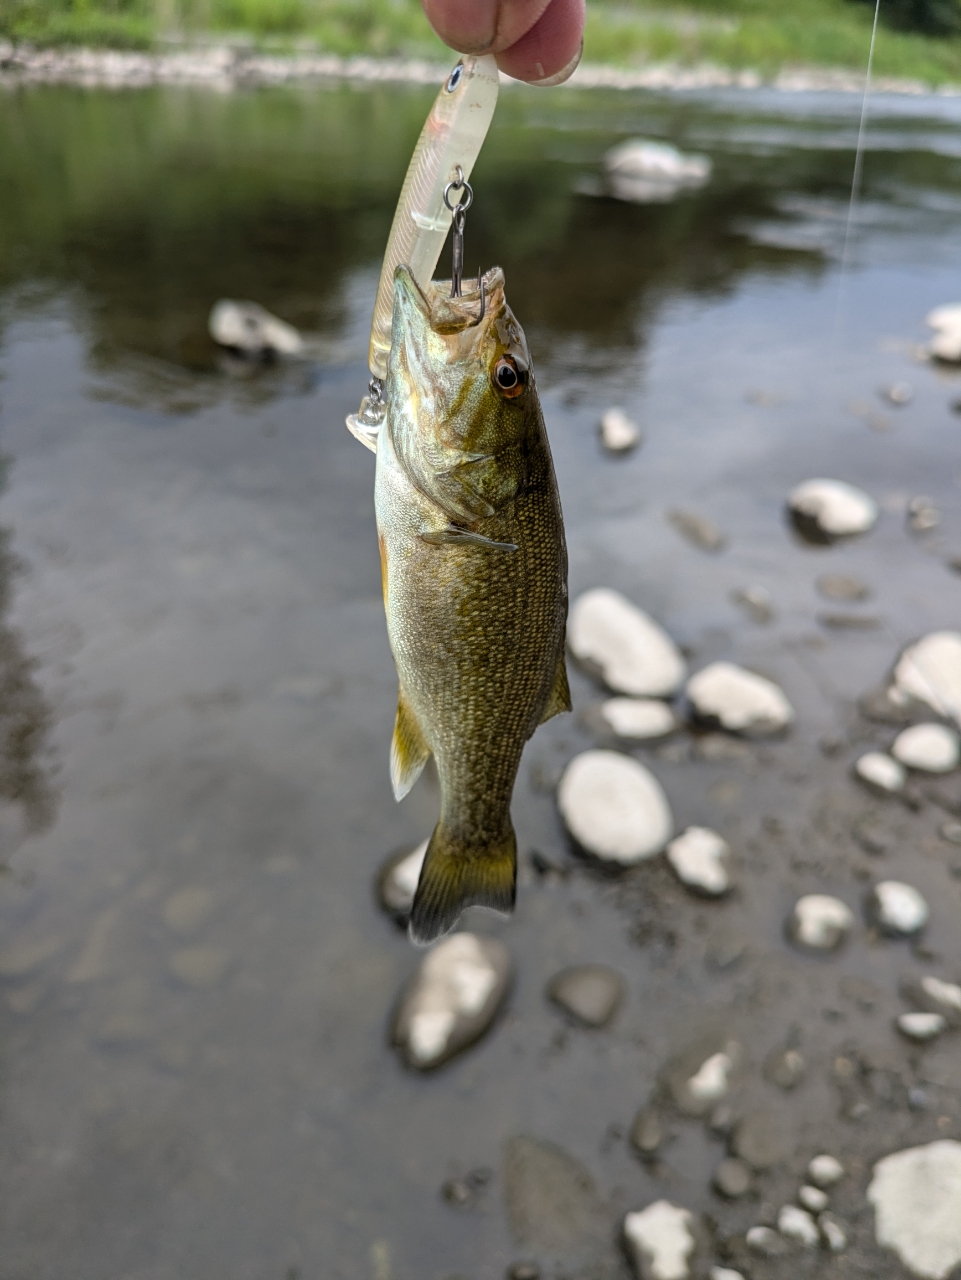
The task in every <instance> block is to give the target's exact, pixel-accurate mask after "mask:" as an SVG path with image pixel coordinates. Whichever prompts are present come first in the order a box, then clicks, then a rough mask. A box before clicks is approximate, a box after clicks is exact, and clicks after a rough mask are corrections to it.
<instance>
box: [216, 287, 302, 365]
mask: <svg viewBox="0 0 961 1280" xmlns="http://www.w3.org/2000/svg"><path fill="white" fill-rule="evenodd" d="M208 324H209V328H210V336H211V337H212V338H213V340H214V342H217V343H219V344H220V346H222V347H231V348H233V349H234V350H236V351H244V352H246V353H247V354H248V355H258V354H262V353H264V352H269V351H273V352H276V353H277V354H278V355H282V356H299V355H301V354H302V352H303V349H304V340H303V338H301V336H300V334H299V333H298V332H297V330H296V329H295V328H294V327H293V325H289V324H286V323H285V322H284V321H283V320H278V319H277V317H276V316H272V315H271V314H270V312H269V311H265V310H264V308H263V307H261V306H259V305H258V303H256V302H234V301H233V300H232V299H230V298H221V300H220V301H219V302H217V303H215V304H214V308H213V310H212V311H211V313H210V320H209V322H208Z"/></svg>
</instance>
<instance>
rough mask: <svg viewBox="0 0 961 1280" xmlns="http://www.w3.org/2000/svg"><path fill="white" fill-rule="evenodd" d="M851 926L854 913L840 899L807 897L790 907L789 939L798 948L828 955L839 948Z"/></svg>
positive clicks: (817, 894) (826, 896)
mask: <svg viewBox="0 0 961 1280" xmlns="http://www.w3.org/2000/svg"><path fill="white" fill-rule="evenodd" d="M853 925H854V913H853V912H852V911H851V908H850V907H848V906H847V905H846V904H845V903H843V902H842V901H841V899H840V898H832V897H830V896H829V895H828V894H826V893H809V894H807V895H806V896H805V897H803V898H798V900H797V902H796V903H795V904H794V911H793V913H792V916H791V936H792V937H793V938H794V940H795V941H796V942H800V943H801V945H802V946H805V947H812V948H814V949H815V950H818V951H830V950H832V949H833V948H834V947H837V946H840V944H841V943H842V942H843V941H844V939H845V937H846V936H847V935H848V933H849V932H850V930H851V928H852V927H853Z"/></svg>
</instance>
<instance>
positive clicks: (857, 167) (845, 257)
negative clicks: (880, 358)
mask: <svg viewBox="0 0 961 1280" xmlns="http://www.w3.org/2000/svg"><path fill="white" fill-rule="evenodd" d="M880 13H881V0H876V3H875V6H874V22H873V23H872V24H871V45H870V48H869V49H868V68H867V73H866V74H865V77H864V96H863V97H862V99H861V123H860V124H859V126H858V144H857V149H856V151H855V153H854V177H853V178H852V180H851V199H850V200H849V202H848V216H847V222H846V223H845V226H844V247H843V249H842V250H841V270H840V277H839V279H838V294H837V302H836V304H835V309H834V340H835V345H837V339H838V336H839V333H840V329H841V324H842V320H843V318H844V317H843V309H844V286H845V283H846V281H847V274H848V267H849V265H850V250H851V239H852V237H851V232H852V230H853V228H854V221H855V214H856V212H857V206H858V201H859V199H860V196H861V172H862V170H863V168H864V131H865V126H866V125H867V119H868V98H869V96H870V93H871V69H872V67H873V65H874V42H875V40H876V39H877V34H878V17H879V16H880Z"/></svg>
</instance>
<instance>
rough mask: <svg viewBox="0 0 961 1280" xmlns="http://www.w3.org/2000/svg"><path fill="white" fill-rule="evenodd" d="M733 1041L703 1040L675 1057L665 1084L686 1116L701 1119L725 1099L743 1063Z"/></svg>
mask: <svg viewBox="0 0 961 1280" xmlns="http://www.w3.org/2000/svg"><path fill="white" fill-rule="evenodd" d="M743 1056H744V1055H743V1051H742V1049H741V1046H740V1044H738V1042H737V1041H736V1040H733V1039H730V1038H726V1037H723V1036H713V1035H711V1036H706V1037H703V1038H702V1039H701V1040H699V1041H698V1042H697V1043H695V1044H694V1045H693V1046H692V1047H691V1048H689V1049H687V1050H685V1051H684V1052H682V1053H681V1054H679V1055H678V1057H677V1058H675V1059H674V1060H673V1061H672V1062H671V1063H669V1064H668V1066H667V1068H666V1069H665V1071H664V1082H665V1084H666V1086H667V1091H668V1093H669V1094H670V1096H671V1098H672V1099H673V1101H674V1103H675V1105H676V1106H677V1107H678V1109H679V1110H680V1111H683V1112H684V1114H685V1115H689V1116H703V1115H706V1114H707V1113H708V1112H709V1111H712V1110H713V1109H714V1107H715V1106H716V1104H717V1103H718V1102H720V1101H721V1099H722V1098H724V1097H725V1096H726V1095H727V1093H728V1091H729V1089H730V1087H731V1083H732V1079H733V1077H734V1074H735V1072H736V1071H737V1069H738V1067H739V1066H740V1064H741V1061H742V1059H743Z"/></svg>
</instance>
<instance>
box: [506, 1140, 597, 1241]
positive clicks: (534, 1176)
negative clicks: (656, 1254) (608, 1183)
mask: <svg viewBox="0 0 961 1280" xmlns="http://www.w3.org/2000/svg"><path fill="white" fill-rule="evenodd" d="M504 1193H505V1199H506V1202H507V1217H508V1221H509V1223H510V1227H511V1232H512V1234H513V1235H514V1236H515V1238H516V1239H517V1240H518V1242H519V1243H520V1244H522V1245H524V1246H525V1247H527V1248H529V1249H531V1250H532V1251H537V1252H539V1253H545V1254H550V1255H553V1256H554V1257H556V1258H558V1259H563V1261H564V1262H565V1263H566V1264H568V1265H578V1264H581V1263H583V1262H585V1261H591V1262H596V1260H597V1258H598V1257H599V1256H603V1257H606V1256H607V1255H608V1253H609V1252H610V1237H611V1225H612V1224H611V1220H610V1216H609V1214H608V1211H607V1209H606V1208H605V1206H604V1204H603V1203H602V1202H601V1199H600V1197H599V1196H598V1194H597V1190H596V1188H595V1186H594V1181H593V1179H592V1178H591V1175H590V1174H589V1173H588V1171H587V1170H586V1169H585V1168H584V1166H583V1165H582V1164H581V1163H580V1161H579V1160H575V1159H574V1157H573V1156H570V1155H568V1153H567V1152H566V1151H564V1150H562V1149H561V1148H560V1147H558V1146H556V1145H555V1144H554V1143H553V1142H544V1141H541V1140H540V1139H538V1138H532V1137H527V1136H519V1137H515V1138H511V1139H510V1140H509V1141H508V1142H507V1144H506V1146H505V1151H504Z"/></svg>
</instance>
